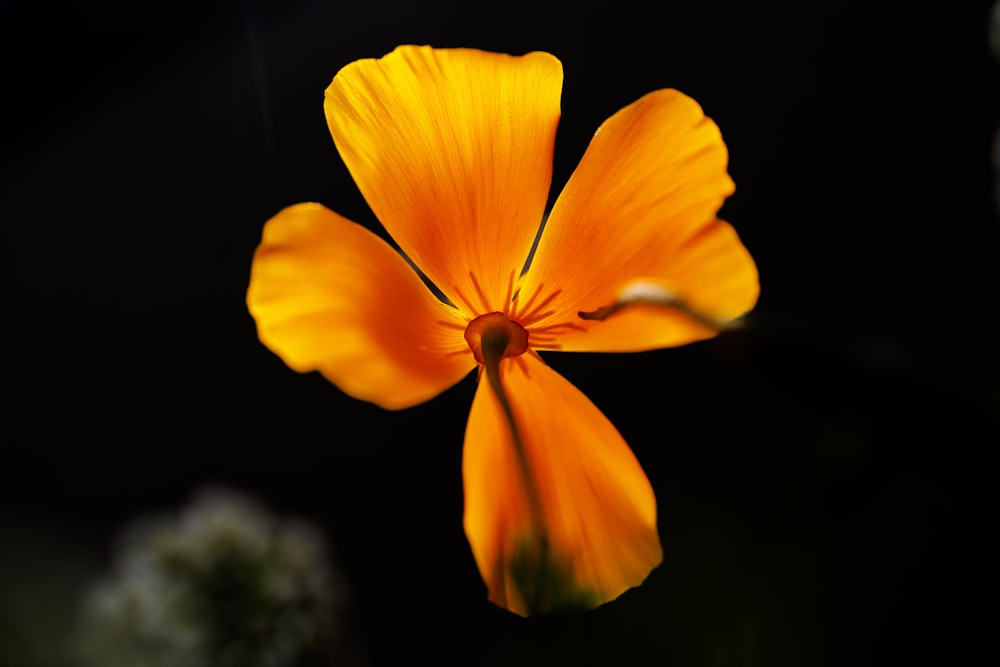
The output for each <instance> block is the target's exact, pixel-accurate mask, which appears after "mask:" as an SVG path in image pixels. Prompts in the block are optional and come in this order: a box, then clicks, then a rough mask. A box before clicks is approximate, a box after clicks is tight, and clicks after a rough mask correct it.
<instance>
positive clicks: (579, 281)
mask: <svg viewBox="0 0 1000 667" xmlns="http://www.w3.org/2000/svg"><path fill="white" fill-rule="evenodd" d="M726 163H727V152H726V147H725V144H723V142H722V137H721V135H720V134H719V130H718V128H717V127H716V126H715V124H714V123H713V122H712V121H711V120H710V119H708V118H707V117H705V115H704V114H703V113H702V110H701V107H699V106H698V104H697V103H696V102H695V101H694V100H692V99H691V98H689V97H687V96H685V95H683V94H682V93H680V92H678V91H676V90H659V91H656V92H653V93H650V94H648V95H646V96H645V97H642V98H641V99H639V100H638V101H637V102H634V103H633V104H631V105H629V106H627V107H625V108H624V109H622V110H621V111H619V112H618V113H616V114H615V115H614V116H612V117H611V118H609V119H608V120H607V121H606V122H605V123H604V124H603V125H602V126H601V128H600V129H599V131H598V132H597V134H596V135H595V136H594V138H593V140H592V141H591V143H590V146H589V147H588V148H587V152H586V154H585V155H584V157H583V160H582V161H581V162H580V164H579V166H578V167H577V169H576V171H575V172H574V173H573V176H572V177H571V178H570V180H569V182H568V183H567V185H566V188H565V189H564V190H563V192H562V194H561V195H560V196H559V199H558V201H557V202H556V204H555V206H554V207H553V210H552V214H551V216H550V217H549V220H548V222H547V225H546V228H545V230H544V232H543V233H542V237H541V240H540V242H539V245H538V249H537V252H536V254H535V256H534V258H533V260H532V264H531V267H530V269H529V270H528V273H527V275H526V276H525V278H524V283H523V286H522V288H521V291H520V294H519V295H518V299H517V301H518V305H517V306H516V308H515V311H514V315H513V316H514V317H516V318H519V319H520V321H521V323H522V324H523V325H524V326H525V327H526V328H527V329H528V331H529V332H534V333H536V334H537V335H535V336H534V337H533V338H532V346H533V347H535V348H536V349H564V350H580V351H607V352H612V351H632V350H645V349H652V348H657V347H665V346H669V345H679V344H682V343H687V342H691V341H693V340H698V339H701V338H707V337H710V336H712V335H714V334H715V330H714V329H712V328H710V327H706V326H704V325H703V324H701V323H699V322H698V321H697V320H696V319H692V318H691V317H689V316H687V315H685V314H683V313H682V312H680V311H678V310H676V309H671V308H664V307H650V306H648V305H647V306H630V307H626V308H624V309H622V310H621V311H620V312H618V313H617V314H616V315H614V316H612V317H609V318H608V319H607V320H605V321H603V322H600V321H596V320H595V321H584V320H582V319H580V317H579V315H578V313H580V312H592V311H597V310H598V309H600V308H604V307H607V306H610V305H612V304H614V303H615V302H616V301H617V300H618V299H619V298H620V295H621V294H622V292H623V291H626V290H628V289H629V287H630V286H631V285H634V284H636V283H638V282H643V283H648V284H652V285H657V286H659V287H660V289H662V290H663V291H664V293H670V294H673V295H675V296H676V298H677V299H679V300H680V301H681V302H683V303H684V304H687V306H689V307H690V308H691V309H692V310H694V311H697V312H698V313H700V314H701V315H703V316H705V317H706V318H708V319H713V320H719V321H723V322H725V321H728V320H732V319H734V318H736V317H739V316H740V315H742V314H744V313H746V312H747V311H748V310H750V308H752V307H753V305H754V303H755V302H756V299H757V293H758V283H757V271H756V267H755V266H754V262H753V259H752V258H751V257H750V254H749V253H748V252H747V250H746V248H745V247H744V246H743V244H742V243H741V242H740V240H739V238H738V237H737V235H736V233H735V232H734V231H733V229H732V227H731V226H730V225H729V224H727V223H725V222H722V221H720V220H718V219H717V218H716V213H717V212H718V210H719V208H720V206H721V205H722V202H723V200H724V199H725V197H727V196H728V195H729V194H731V193H732V192H733V183H732V180H731V179H730V178H729V175H728V174H727V173H726Z"/></svg>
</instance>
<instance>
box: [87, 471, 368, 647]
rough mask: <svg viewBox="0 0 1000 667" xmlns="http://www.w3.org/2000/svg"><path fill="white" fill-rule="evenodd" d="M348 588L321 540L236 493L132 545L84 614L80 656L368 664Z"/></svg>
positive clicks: (205, 501)
mask: <svg viewBox="0 0 1000 667" xmlns="http://www.w3.org/2000/svg"><path fill="white" fill-rule="evenodd" d="M345 599H346V593H345V587H344V583H343V581H341V580H340V579H339V578H338V577H337V576H336V575H335V573H334V571H333V569H332V568H331V559H330V554H329V550H328V549H327V547H326V544H325V542H324V540H323V538H322V537H321V535H320V534H319V533H318V532H317V531H316V530H315V529H314V528H312V527H310V526H309V525H307V524H306V523H304V522H302V521H297V520H290V519H285V518H280V519H279V518H277V517H275V516H273V515H272V514H271V513H269V512H268V511H266V510H265V509H264V508H262V507H260V506H259V505H257V504H255V503H253V502H252V501H250V500H249V499H247V498H245V497H243V496H240V495H238V494H235V493H233V492H231V491H223V490H218V489H216V490H211V491H206V492H203V493H201V494H199V495H198V496H197V497H196V498H195V500H194V501H193V502H192V503H191V505H190V506H188V507H187V508H185V509H184V510H183V511H182V512H181V513H180V514H179V516H175V517H166V518H158V519H142V520H139V521H137V522H135V523H134V524H133V525H131V526H129V527H128V528H127V529H126V530H125V531H124V532H123V534H122V539H121V543H120V545H119V547H118V549H117V551H116V569H115V572H114V574H113V576H111V577H109V578H108V579H106V580H105V581H102V582H101V583H99V584H98V585H96V586H95V587H94V588H93V590H92V591H91V592H90V595H89V596H88V599H87V600H86V604H85V618H84V623H83V632H82V645H81V652H82V654H83V656H84V657H85V658H86V659H87V660H89V661H92V662H93V664H95V665H101V666H102V667H119V666H120V667H125V666H126V665H127V666H128V667H144V666H147V665H148V666H149V667H314V666H315V667H319V666H320V665H333V664H337V665H341V664H357V661H356V659H355V658H352V656H351V653H350V651H349V647H348V644H349V642H348V641H347V637H346V631H345V629H344V627H343V623H342V619H341V618H340V615H341V611H342V608H343V606H344V603H345Z"/></svg>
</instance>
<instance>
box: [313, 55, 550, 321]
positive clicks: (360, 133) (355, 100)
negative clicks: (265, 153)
mask: <svg viewBox="0 0 1000 667" xmlns="http://www.w3.org/2000/svg"><path fill="white" fill-rule="evenodd" d="M561 87H562V65H561V64H560V63H559V61H558V60H556V59H555V58H554V57H553V56H551V55H549V54H547V53H529V54H527V55H525V56H521V57H514V56H509V55H504V54H497V53H486V52H482V51H476V50H471V49H432V48H429V47H417V46H401V47H399V48H397V49H396V50H394V51H393V52H392V53H390V54H388V55H386V56H385V57H383V58H380V59H377V60H376V59H368V60H359V61H357V62H354V63H351V64H350V65H347V66H346V67H344V68H343V69H342V70H340V72H338V74H337V75H336V77H334V79H333V83H331V84H330V87H329V88H328V89H327V91H326V105H325V108H326V117H327V122H328V124H329V126H330V132H331V134H332V135H333V139H334V142H335V143H336V145H337V149H338V150H339V151H340V155H341V157H342V158H343V160H344V162H345V163H346V165H347V168H348V169H349V170H350V171H351V174H352V175H353V177H354V180H355V182H356V183H357V185H358V187H359V188H360V190H361V193H362V194H363V195H364V197H365V199H366V200H367V201H368V204H369V205H370V206H371V208H372V210H373V211H374V212H375V215H376V216H378V218H379V220H380V221H381V222H382V224H383V225H384V226H385V228H386V230H388V232H389V234H391V235H392V237H393V239H394V240H395V241H396V242H397V243H398V244H399V246H400V247H401V248H402V250H403V252H405V253H406V255H407V256H408V257H409V258H410V259H412V260H413V262H414V263H415V264H416V265H417V266H418V267H420V270H421V271H423V272H424V273H425V274H426V275H427V276H428V278H430V280H431V281H432V282H433V283H434V284H435V285H437V286H438V287H439V288H440V289H441V290H442V291H443V292H444V293H445V294H447V295H448V297H449V298H450V299H451V300H452V301H453V302H454V303H455V304H456V305H458V306H460V307H461V308H463V310H465V311H466V312H467V313H468V314H470V315H472V316H476V315H481V314H484V313H487V312H492V311H500V310H503V309H504V308H505V307H506V305H507V303H509V301H510V294H511V290H512V282H513V280H514V279H515V278H516V276H517V274H518V273H519V272H520V270H521V268H522V266H523V264H524V261H525V259H526V258H527V255H528V252H529V250H530V248H531V244H532V242H533V241H534V237H535V235H536V233H537V231H538V226H539V224H540V222H541V219H542V215H543V212H544V209H545V204H546V200H547V198H548V192H549V186H550V183H551V177H552V150H553V144H554V140H555V131H556V125H557V123H558V120H559V96H560V92H561ZM505 300H506V301H505Z"/></svg>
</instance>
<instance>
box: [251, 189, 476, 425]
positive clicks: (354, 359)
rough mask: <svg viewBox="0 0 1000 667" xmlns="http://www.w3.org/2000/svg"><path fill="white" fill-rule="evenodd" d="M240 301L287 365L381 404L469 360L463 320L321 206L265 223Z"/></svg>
mask: <svg viewBox="0 0 1000 667" xmlns="http://www.w3.org/2000/svg"><path fill="white" fill-rule="evenodd" d="M247 305H248V306H249V308H250V312H251V314H252V315H253V316H254V319H255V320H256V321H257V331H258V335H259V336H260V339H261V341H262V342H263V343H264V344H265V345H267V346H268V347H269V348H271V350H272V351H274V352H275V353H276V354H277V355H278V356H280V357H281V358H282V359H283V360H284V362H285V363H286V364H288V365H289V366H290V367H291V368H293V369H295V370H297V371H300V372H306V371H313V370H318V371H320V372H321V373H322V374H323V375H324V376H326V378H327V379H329V380H330V381H331V382H333V383H334V384H336V385H337V386H338V387H340V388H341V389H342V390H344V391H345V392H347V393H348V394H351V395H352V396H354V397H356V398H360V399H363V400H366V401H371V402H373V403H377V404H378V405H381V406H382V407H385V408H389V409H397V408H404V407H408V406H410V405H414V404H416V403H420V402H423V401H425V400H427V399H429V398H431V397H433V396H435V395H436V394H438V393H440V392H441V391H443V390H444V389H446V388H448V387H450V386H451V385H453V384H455V383H456V382H458V381H459V380H460V379H462V378H463V377H464V376H465V375H467V374H468V372H469V371H470V370H472V368H473V367H474V366H475V360H474V359H473V357H472V352H471V350H469V347H468V345H467V344H466V343H465V339H464V337H463V331H464V329H465V326H466V321H465V319H464V318H462V317H460V316H459V315H458V313H457V312H456V311H455V309H454V308H451V307H449V306H446V305H445V304H443V303H442V302H441V301H439V300H438V299H437V298H435V297H434V295H433V294H431V292H430V291H429V290H428V289H427V288H426V286H425V285H424V284H423V283H422V281H421V280H420V278H419V277H418V276H417V274H416V273H415V272H414V271H413V269H412V268H410V266H409V265H408V264H407V263H406V260H404V259H403V257H402V256H401V255H400V254H399V253H398V252H396V251H395V250H393V249H392V248H391V247H389V245H388V244H386V243H385V242H384V241H383V240H382V239H380V238H378V237H377V236H375V235H374V234H372V233H371V232H370V231H368V230H367V229H365V228H364V227H361V226H360V225H357V224H355V223H353V222H351V221H349V220H347V219H346V218H343V217H341V216H339V215H337V214H336V213H334V212H333V211H330V210H329V209H327V208H324V207H323V206H320V205H319V204H298V205H295V206H290V207H288V208H286V209H284V210H282V211H281V212H280V213H278V214H277V215H276V216H275V217H274V218H272V219H271V220H269V221H268V222H267V225H266V226H265V227H264V238H263V240H262V241H261V244H260V247H258V249H257V252H256V254H255V255H254V259H253V267H252V269H251V276H250V288H249V290H248V292H247Z"/></svg>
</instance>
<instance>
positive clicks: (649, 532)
mask: <svg viewBox="0 0 1000 667" xmlns="http://www.w3.org/2000/svg"><path fill="white" fill-rule="evenodd" d="M500 369H501V383H502V384H503V386H504V388H505V391H506V394H507V396H508V398H509V401H510V405H511V411H512V413H513V416H514V421H515V423H516V427H517V429H518V433H519V435H520V438H519V442H518V441H516V440H515V439H514V437H513V435H512V430H511V427H510V424H509V422H508V420H507V417H506V416H505V412H504V410H503V408H502V406H501V404H500V402H499V401H498V400H497V397H496V394H495V393H494V391H493V390H492V388H491V387H490V383H489V382H488V381H487V380H486V378H485V377H483V378H481V380H480V382H479V386H478V389H477V391H476V397H475V400H474V402H473V405H472V412H471V413H470V415H469V423H468V427H467V429H466V436H465V449H464V454H463V461H462V471H463V479H464V483H465V531H466V535H467V536H468V538H469V543H470V544H471V546H472V551H473V554H474V556H475V558H476V562H477V564H478V565H479V570H480V572H481V573H482V575H483V579H485V581H486V584H487V586H488V588H489V596H490V600H492V601H493V602H495V603H496V604H498V605H501V606H503V607H506V608H507V609H510V610H511V611H514V612H516V613H519V614H522V615H527V614H529V613H533V612H536V611H543V610H546V609H550V608H557V607H560V606H586V607H592V606H596V605H599V604H602V603H604V602H607V601H609V600H612V599H614V598H616V597H618V596H619V595H620V594H622V593H623V592H625V591H626V590H627V589H628V588H630V587H633V586H637V585H639V584H640V583H642V581H643V580H644V579H645V578H646V576H647V575H648V574H649V572H650V571H651V570H652V569H653V568H654V567H655V566H656V565H658V564H659V563H660V560H661V558H662V551H661V549H660V543H659V536H658V534H657V530H656V500H655V498H654V496H653V490H652V487H651V486H650V484H649V480H648V479H647V478H646V475H645V473H644V472H643V471H642V468H641V467H640V466H639V463H638V461H637V460H636V458H635V455H634V454H633V453H632V451H631V450H630V449H629V447H628V445H627V444H625V441H624V440H623V439H622V437H621V435H619V433H618V431H617V430H616V429H615V427H614V426H612V425H611V423H610V422H609V421H608V419H607V418H606V417H605V416H604V415H603V414H601V412H600V410H598V409H597V408H596V407H595V406H594V404H593V403H591V402H590V401H589V400H588V399H587V397H586V396H584V395H583V394H582V393H581V392H580V391H579V390H577V389H576V388H575V387H574V386H573V385H572V384H570V383H569V382H567V381H566V380H565V379H564V378H563V377H562V376H560V375H559V374H557V373H556V372H555V371H553V370H552V369H550V368H549V367H548V366H547V365H546V364H545V363H544V362H542V361H541V360H540V359H539V358H537V357H536V356H533V355H532V354H526V355H523V356H520V357H517V358H515V359H505V360H504V361H502V362H501V364H500ZM519 451H523V454H524V457H523V459H522V458H521V457H520V454H519ZM522 462H523V463H522Z"/></svg>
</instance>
